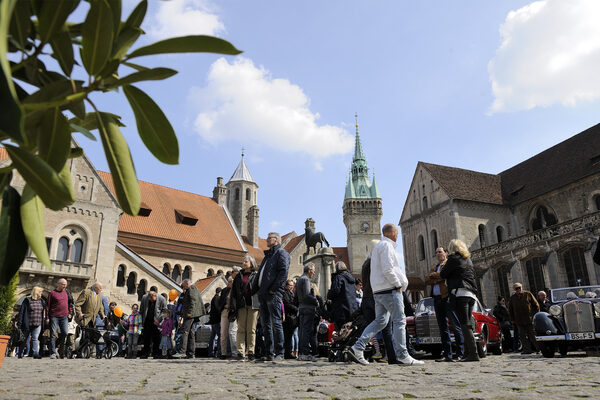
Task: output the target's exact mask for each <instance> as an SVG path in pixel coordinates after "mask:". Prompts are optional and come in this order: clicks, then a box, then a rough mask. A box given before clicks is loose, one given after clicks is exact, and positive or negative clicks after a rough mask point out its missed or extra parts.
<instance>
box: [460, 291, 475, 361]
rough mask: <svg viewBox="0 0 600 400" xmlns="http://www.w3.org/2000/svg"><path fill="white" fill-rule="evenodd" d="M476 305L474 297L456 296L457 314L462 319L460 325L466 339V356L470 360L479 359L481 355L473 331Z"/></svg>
mask: <svg viewBox="0 0 600 400" xmlns="http://www.w3.org/2000/svg"><path fill="white" fill-rule="evenodd" d="M474 306H475V299H473V298H472V297H457V298H456V308H455V309H456V316H457V317H458V320H459V321H460V327H461V328H462V331H463V336H464V339H465V354H464V355H465V358H466V359H468V360H478V359H479V355H478V354H477V345H476V344H475V337H474V335H473V332H474V331H475V326H473V323H472V322H473V318H472V315H473V307H474Z"/></svg>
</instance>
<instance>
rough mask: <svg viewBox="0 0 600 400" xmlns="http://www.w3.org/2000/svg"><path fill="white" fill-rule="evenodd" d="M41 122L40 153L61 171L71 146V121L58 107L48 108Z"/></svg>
mask: <svg viewBox="0 0 600 400" xmlns="http://www.w3.org/2000/svg"><path fill="white" fill-rule="evenodd" d="M41 122H42V127H41V131H40V134H39V135H38V149H39V153H38V155H39V157H40V158H41V159H42V160H44V161H46V162H47V163H48V164H49V165H50V166H51V167H52V168H54V170H55V171H56V172H59V171H60V170H61V169H62V168H63V166H64V165H65V162H66V161H67V158H68V157H69V151H70V148H71V130H70V129H69V122H68V121H67V118H65V116H64V115H63V113H62V112H60V110H59V109H58V108H54V109H50V110H47V111H46V112H45V114H44V117H43V118H42V121H41Z"/></svg>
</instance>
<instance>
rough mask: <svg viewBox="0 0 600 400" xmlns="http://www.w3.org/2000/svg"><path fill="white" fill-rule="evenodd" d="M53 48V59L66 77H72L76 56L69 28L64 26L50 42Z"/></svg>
mask: <svg viewBox="0 0 600 400" xmlns="http://www.w3.org/2000/svg"><path fill="white" fill-rule="evenodd" d="M50 46H52V51H53V53H52V57H54V58H55V59H56V60H57V61H58V64H59V65H60V68H61V69H62V70H63V72H64V73H65V75H67V76H71V72H72V71H73V64H75V56H74V55H73V44H72V43H71V35H69V31H68V30H67V26H66V25H63V26H62V29H61V30H60V31H58V32H57V33H56V34H55V35H54V36H53V37H52V40H51V41H50Z"/></svg>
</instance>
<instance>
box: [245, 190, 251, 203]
mask: <svg viewBox="0 0 600 400" xmlns="http://www.w3.org/2000/svg"><path fill="white" fill-rule="evenodd" d="M250 197H251V194H250V189H246V201H250Z"/></svg>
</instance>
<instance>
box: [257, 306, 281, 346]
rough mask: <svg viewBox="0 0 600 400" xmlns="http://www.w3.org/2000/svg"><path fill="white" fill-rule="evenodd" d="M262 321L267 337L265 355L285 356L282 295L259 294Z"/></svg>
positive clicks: (265, 336)
mask: <svg viewBox="0 0 600 400" xmlns="http://www.w3.org/2000/svg"><path fill="white" fill-rule="evenodd" d="M259 301H260V321H261V326H262V332H263V335H264V338H265V356H266V357H272V356H273V355H276V356H282V357H283V326H282V322H281V318H282V312H281V295H279V294H266V295H262V296H259Z"/></svg>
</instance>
